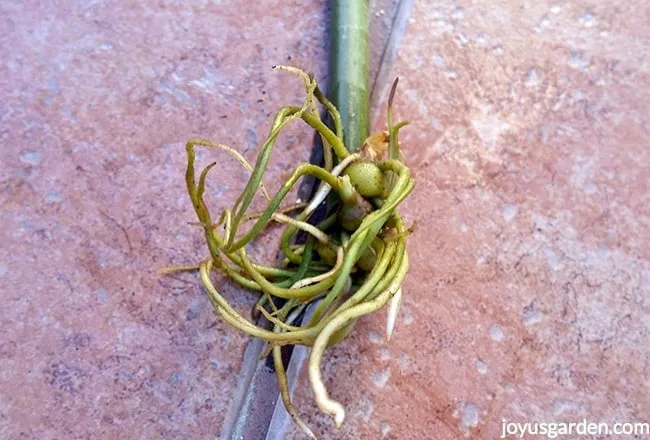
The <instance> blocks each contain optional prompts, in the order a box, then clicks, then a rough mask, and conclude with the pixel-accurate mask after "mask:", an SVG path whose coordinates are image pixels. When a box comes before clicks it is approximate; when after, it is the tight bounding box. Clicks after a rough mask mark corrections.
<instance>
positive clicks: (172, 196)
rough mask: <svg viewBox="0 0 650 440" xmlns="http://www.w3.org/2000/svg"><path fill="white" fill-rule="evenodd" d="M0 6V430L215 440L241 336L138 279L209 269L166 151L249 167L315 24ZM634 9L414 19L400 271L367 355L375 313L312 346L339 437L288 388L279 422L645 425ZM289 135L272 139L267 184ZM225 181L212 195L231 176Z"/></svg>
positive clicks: (403, 110) (401, 63) (642, 104)
mask: <svg viewBox="0 0 650 440" xmlns="http://www.w3.org/2000/svg"><path fill="white" fill-rule="evenodd" d="M2 10H3V14H2V16H3V19H2V26H3V32H2V33H0V41H1V43H2V44H1V45H0V47H2V49H0V50H1V51H2V59H3V63H2V64H0V93H1V96H2V102H3V110H4V111H3V112H2V119H1V120H0V136H1V137H2V142H3V145H5V146H8V147H7V148H3V149H2V150H0V155H1V158H2V159H1V160H0V170H1V174H2V176H3V178H2V183H1V186H0V187H1V188H2V198H1V199H0V201H1V202H0V203H2V210H1V211H0V219H1V221H2V223H1V225H2V232H1V233H0V234H1V235H0V237H1V238H0V287H1V289H0V292H1V295H2V299H3V300H4V308H3V312H2V314H1V315H0V319H1V320H2V321H1V322H2V327H3V328H4V329H7V330H6V331H5V334H4V336H3V342H2V345H0V371H2V374H0V432H2V433H3V436H6V437H7V438H20V436H21V435H22V437H24V438H95V437H96V438H158V437H161V438H183V437H188V438H213V437H214V436H216V434H217V433H218V431H219V425H220V423H221V422H222V420H223V417H224V412H225V408H226V407H227V404H228V402H229V399H230V393H231V392H232V389H233V387H234V381H235V377H236V374H237V371H238V368H239V363H240V359H241V352H242V349H243V346H244V344H245V342H246V338H245V337H243V336H241V335H238V334H237V333H235V332H234V331H232V330H230V329H229V328H228V327H227V326H226V325H225V324H223V323H222V322H221V321H219V320H216V319H215V317H214V313H213V311H212V310H211V308H210V305H209V302H208V301H207V298H205V296H204V294H203V292H202V291H201V289H200V288H199V287H198V283H197V280H196V277H195V276H193V275H185V276H178V277H174V278H160V277H158V276H157V275H156V274H155V273H154V272H153V270H154V269H155V268H158V267H162V266H165V265H168V264H172V263H190V262H193V261H195V259H196V258H199V257H200V256H201V255H202V254H203V253H204V252H205V249H204V245H203V243H202V241H201V238H200V234H199V233H198V231H195V230H193V229H192V228H191V227H190V226H188V225H187V222H190V221H192V220H193V218H192V213H191V207H190V205H189V203H188V202H187V199H186V196H185V193H184V191H183V180H182V175H183V167H184V162H183V161H184V152H183V142H184V141H185V140H186V139H187V138H188V137H189V136H191V135H197V136H198V135H200V136H204V137H208V138H211V139H214V140H218V141H221V142H225V143H229V144H232V145H235V146H238V147H239V148H240V150H242V151H245V154H246V155H247V157H249V158H251V157H253V156H254V153H255V148H254V146H255V145H256V144H257V142H258V141H259V140H260V139H263V138H264V136H265V132H266V130H267V129H268V126H269V123H270V121H269V118H270V117H271V115H272V112H273V111H275V110H276V109H277V108H278V107H279V106H280V105H282V104H284V103H287V102H292V101H293V102H297V100H298V99H299V96H300V93H301V89H300V87H299V86H298V85H297V84H295V83H294V82H293V81H290V80H287V78H286V77H284V76H282V75H281V74H276V73H272V72H270V69H269V67H270V66H271V65H273V64H277V63H280V62H290V63H292V64H295V65H298V66H303V67H307V68H309V69H310V70H313V71H315V72H316V73H317V75H318V76H319V77H323V76H324V71H325V60H326V55H325V54H326V47H325V46H326V41H325V39H324V38H323V35H324V33H325V27H326V25H325V23H326V20H325V19H324V5H323V4H322V2H321V3H319V2H316V3H313V4H312V3H310V5H309V6H305V3H299V2H258V3H251V4H245V5H243V4H240V3H238V2H221V4H220V5H216V4H209V5H205V6H199V5H186V4H181V3H178V4H169V5H158V4H157V5H155V6H153V5H149V4H148V3H138V2H126V1H125V2H121V3H119V4H111V5H110V6H109V5H107V4H103V3H92V4H86V3H84V2H79V3H77V4H75V5H71V4H66V5H59V6H57V7H56V8H54V7H52V6H47V5H42V4H40V3H36V2H32V3H25V2H23V3H22V4H20V5H11V4H3V6H2ZM647 16H648V10H647V7H645V6H643V5H639V4H635V3H630V4H628V3H624V2H620V1H619V2H614V3H612V4H602V5H592V4H591V3H587V2H584V1H578V2H574V3H571V4H568V3H562V2H559V3H545V2H542V3H536V4H534V5H533V4H527V5H525V6H524V7H522V6H521V4H520V3H515V2H505V3H503V2H501V3H497V4H490V5H489V7H487V6H482V5H479V4H472V3H470V2H456V3H435V4H425V3H423V2H420V3H419V4H416V7H415V10H414V11H413V14H412V20H411V22H410V24H409V28H408V32H407V34H406V36H405V37H404V38H403V39H402V47H401V50H400V56H399V59H398V63H397V67H396V74H398V75H399V76H400V78H401V82H400V91H399V95H398V99H397V105H398V108H397V111H398V114H399V115H400V116H402V117H405V118H408V119H410V120H411V121H412V125H411V126H410V127H408V128H406V129H405V130H404V132H403V143H404V148H405V150H406V152H407V156H408V159H409V161H410V164H411V165H412V167H413V169H414V173H415V174H416V176H417V179H418V186H417V189H416V191H415V192H414V194H413V195H412V197H411V198H410V199H409V200H408V202H407V203H406V207H405V208H404V212H405V214H406V216H407V218H408V219H409V220H410V221H415V220H417V222H418V230H417V232H416V233H415V235H414V237H413V240H412V241H411V246H410V254H411V264H412V270H411V274H410V276H409V278H408V281H407V285H406V288H405V301H404V305H403V308H402V312H401V316H400V320H399V322H398V325H397V328H396V332H395V334H394V336H393V340H392V341H391V343H390V344H384V343H383V342H382V338H383V336H382V331H383V328H384V324H385V321H384V316H383V315H377V316H373V317H371V318H368V319H365V320H362V321H361V322H360V323H359V324H358V325H357V329H356V331H355V332H354V333H353V334H352V335H351V337H350V338H349V339H348V340H346V341H345V342H344V343H342V344H340V345H339V346H337V347H334V348H333V349H332V350H330V351H329V352H328V354H327V355H326V363H325V365H324V367H323V368H324V371H325V376H326V377H327V378H328V386H329V390H330V392H331V395H332V396H333V397H335V398H338V399H340V400H341V401H342V402H343V403H344V404H345V405H346V407H347V409H348V419H347V421H346V423H345V424H344V426H343V428H342V429H341V431H339V432H337V431H335V430H334V428H333V424H332V423H331V421H330V420H329V419H328V418H327V417H325V416H323V415H321V414H319V413H318V411H317V410H316V409H315V406H314V404H313V403H312V401H311V399H312V397H311V392H310V390H309V389H308V386H307V383H306V381H303V386H302V388H301V389H300V390H299V392H298V397H297V401H298V403H299V405H300V411H301V414H302V415H304V416H305V418H306V419H307V421H308V422H310V423H311V424H313V425H315V426H316V427H317V429H318V431H320V432H321V433H324V434H325V438H392V439H403V438H416V439H427V438H430V439H434V438H435V439H456V438H462V437H469V438H477V439H483V438H486V439H487V438H496V437H498V436H499V435H500V434H501V431H500V430H501V420H502V419H504V418H505V419H508V420H511V421H516V422H526V421H562V420H581V419H582V418H587V419H589V420H593V421H606V422H614V421H618V422H621V421H623V422H625V421H638V420H643V417H644V416H645V415H647V414H648V412H649V410H650V402H649V401H648V399H647V392H646V391H645V390H647V377H648V372H647V363H648V359H649V352H648V349H647V347H648V332H649V331H650V328H649V325H650V324H649V322H650V321H649V320H648V312H649V310H650V303H649V302H648V301H649V298H650V295H649V293H650V292H648V287H647V286H648V281H649V280H648V274H650V266H649V264H648V257H649V254H650V250H649V248H648V245H647V242H648V237H649V234H648V223H649V222H648V218H649V217H650V215H649V214H650V213H649V212H648V210H649V208H648V206H649V205H648V201H649V200H648V195H647V194H648V191H647V176H648V171H649V170H648V167H649V165H648V160H646V156H647V154H646V150H647V148H646V144H647V139H648V138H649V137H650V133H649V131H650V128H649V127H648V124H647V122H646V121H645V117H646V115H647V114H648V112H649V110H650V109H649V108H648V104H647V103H648V102H650V99H649V98H650V96H649V94H650V87H649V86H650V84H649V76H648V72H647V68H646V67H645V64H643V56H644V54H645V53H647V52H648V50H649V49H650V48H649V47H648V38H647V30H646V28H647V26H646V22H647V20H646V18H647ZM260 100H261V101H260ZM380 124H383V120H381V119H380V120H378V121H377V125H378V126H379V125H380ZM310 142H311V137H310V136H308V135H306V134H304V132H301V131H299V130H297V129H296V130H294V131H292V132H291V133H290V134H289V135H287V136H286V137H285V138H284V140H283V142H282V143H281V144H282V145H281V148H282V149H283V150H282V152H281V154H279V155H278V156H276V159H274V162H273V164H272V166H271V169H272V170H273V173H275V175H276V176H280V177H282V176H285V175H286V173H288V172H289V170H290V169H291V164H292V163H295V162H296V161H298V160H303V159H305V158H306V157H307V155H308V148H306V146H307V145H308V144H309V143H310ZM204 160H205V161H206V162H207V160H208V158H207V157H204ZM218 160H219V161H220V162H221V161H222V159H218ZM227 165H232V166H235V164H234V163H231V162H227V159H223V163H220V165H219V168H220V172H215V176H214V180H213V182H214V186H213V188H215V190H214V194H213V196H215V201H214V203H224V204H226V203H228V202H229V201H232V200H233V197H234V196H235V195H236V192H237V188H238V187H237V184H238V183H239V182H241V180H242V179H243V178H244V177H245V174H244V173H243V172H239V171H235V172H231V171H227V170H229V169H230V168H227ZM217 174H220V176H219V178H221V179H225V180H222V181H223V182H226V183H224V184H222V186H219V184H218V180H216V179H217ZM217 188H218V190H217ZM274 252H275V251H274V249H272V248H270V247H269V248H267V249H261V250H260V252H259V255H260V257H261V258H262V257H264V256H266V257H269V258H270V256H271V255H273V253H274ZM224 293H225V294H227V295H229V296H230V297H231V298H233V300H234V301H236V303H237V306H238V307H240V308H241V309H242V310H245V309H246V308H247V307H248V306H250V302H251V300H252V298H251V297H250V296H247V295H241V294H240V292H237V291H236V290H235V289H232V288H229V287H227V286H224ZM645 417H647V416H645ZM287 438H300V436H299V435H298V434H297V433H296V431H295V430H294V431H292V433H290V434H289V435H288V437H287Z"/></svg>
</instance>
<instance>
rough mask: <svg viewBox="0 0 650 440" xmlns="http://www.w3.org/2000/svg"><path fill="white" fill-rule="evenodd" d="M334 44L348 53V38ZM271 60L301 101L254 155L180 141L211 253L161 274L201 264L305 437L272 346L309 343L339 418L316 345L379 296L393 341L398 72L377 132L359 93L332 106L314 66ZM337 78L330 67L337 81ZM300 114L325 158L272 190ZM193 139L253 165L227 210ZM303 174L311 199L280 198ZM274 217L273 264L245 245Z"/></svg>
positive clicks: (325, 399)
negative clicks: (276, 166) (237, 299)
mask: <svg viewBox="0 0 650 440" xmlns="http://www.w3.org/2000/svg"><path fill="white" fill-rule="evenodd" d="M343 3H345V2H343ZM353 3H354V2H353ZM353 9H354V8H353ZM335 12H336V11H335ZM339 12H341V11H339ZM358 13H359V11H352V12H350V11H347V12H346V11H343V13H342V15H345V16H347V17H348V19H350V18H352V19H360V18H359V17H356V18H355V16H354V14H358ZM339 15H341V14H339ZM335 18H336V13H335ZM366 27H367V17H366ZM366 38H367V37H366ZM366 45H367V40H366ZM339 46H340V45H339ZM335 47H336V45H335ZM348 49H349V48H348ZM366 49H367V47H366ZM339 50H343V51H345V47H339ZM348 55H349V54H348ZM274 69H276V70H280V71H284V72H287V73H290V74H293V75H295V76H296V77H298V78H300V79H301V80H302V82H303V83H304V86H305V99H304V101H303V103H302V105H299V106H286V107H283V108H281V109H280V110H279V111H278V112H277V114H276V115H275V118H274V119H273V122H272V124H271V129H270V132H269V134H268V136H267V138H266V140H265V141H264V142H263V144H262V146H261V148H260V150H259V152H258V155H257V159H256V161H255V163H254V164H251V163H249V162H248V161H247V160H246V159H245V158H244V156H242V155H241V154H240V153H238V152H237V151H236V150H235V149H234V148H232V147H229V146H226V145H223V144H219V143H214V142H211V141H208V140H204V139H190V140H189V141H188V142H187V144H186V153H187V169H186V174H185V181H186V186H187V192H188V195H189V197H190V200H191V202H192V206H193V208H194V211H195V214H196V217H197V219H198V223H199V225H200V226H201V228H202V230H203V235H204V237H205V241H206V244H207V247H208V250H209V256H207V258H205V259H204V260H203V261H201V262H200V263H199V264H198V265H196V266H192V267H180V268H170V269H167V270H166V272H167V273H169V272H176V271H179V270H198V272H199V274H200V279H201V282H202V284H203V286H204V288H205V290H206V291H207V293H208V297H209V299H210V301H211V303H212V305H213V306H214V309H215V310H216V312H217V313H218V314H219V316H220V317H221V318H222V319H223V320H224V321H226V322H227V323H228V324H229V325H230V326H232V327H233V328H235V329H237V330H239V331H242V332H244V333H246V334H248V335H250V336H253V337H256V338H260V339H263V340H264V341H266V342H267V344H268V345H267V347H268V348H267V353H270V354H272V356H273V361H274V366H275V371H276V375H277V379H278V384H279V388H280V393H281V396H282V400H283V402H284V405H285V407H286V409H287V411H288V413H289V414H290V415H291V417H292V418H293V420H294V421H295V422H296V423H297V424H298V425H299V426H300V427H301V429H302V430H303V431H304V432H305V433H306V434H307V435H308V436H309V437H310V438H316V436H315V435H314V433H313V432H312V431H311V429H310V428H309V427H307V425H306V424H305V423H304V422H303V421H302V420H301V419H300V417H299V416H298V412H297V410H296V408H295V407H294V405H293V404H292V402H291V397H290V394H289V389H288V385H287V376H286V371H285V366H284V363H283V361H282V353H281V348H282V346H284V345H288V344H300V345H304V346H308V347H311V353H310V357H309V370H308V373H309V383H310V385H311V388H312V390H313V392H314V397H315V401H316V403H317V405H318V407H319V408H320V409H321V410H322V411H323V412H325V413H327V414H328V415H330V416H332V417H333V418H334V421H335V424H336V426H337V427H338V426H340V425H341V423H343V420H344V418H345V410H344V408H343V406H342V405H341V404H340V403H339V402H337V401H336V400H334V399H332V398H331V397H330V396H329V394H328V392H327V389H326V387H325V385H324V383H323V379H322V375H321V368H320V365H321V361H322V358H323V355H324V352H325V350H326V349H327V348H328V347H330V346H332V345H333V344H335V343H337V342H339V341H341V340H342V339H343V338H345V336H346V335H348V334H349V332H350V331H351V330H352V329H353V327H354V324H355V323H356V322H357V320H358V319H359V318H360V317H362V316H364V315H367V314H369V313H372V312H374V311H376V310H378V309H380V308H382V307H383V306H385V305H387V304H388V320H387V329H386V331H387V339H390V336H391V334H392V331H393V328H394V325H395V320H396V316H397V310H398V307H399V303H400V300H401V296H402V284H403V281H404V278H405V276H406V273H407V270H408V256H407V252H406V240H407V236H408V235H409V232H410V230H409V229H408V228H407V227H406V226H405V225H404V222H403V220H402V217H401V216H400V214H399V212H398V207H399V205H400V204H401V203H402V202H403V201H404V199H405V198H406V197H407V196H408V195H409V194H410V192H411V191H412V190H413V187H414V184H415V183H414V180H413V178H412V176H411V172H410V170H409V168H408V167H407V166H406V165H405V164H404V162H403V160H402V154H401V151H400V144H399V140H398V135H399V131H400V129H401V128H402V127H404V126H405V125H406V124H407V122H405V121H404V122H399V123H394V122H393V115H392V112H393V101H394V97H395V90H396V86H397V81H395V83H394V84H393V87H392V88H391V91H390V95H389V98H388V107H387V128H386V130H383V131H379V132H377V133H374V134H372V135H370V136H367V126H368V121H367V107H368V104H367V90H366V91H365V92H364V91H363V90H357V89H355V88H354V87H353V88H350V87H345V86H344V87H339V91H338V92H337V93H339V94H341V93H342V94H343V95H342V98H341V96H339V98H338V99H336V101H337V102H339V103H341V102H343V104H342V107H344V108H345V109H346V110H345V112H344V113H343V114H341V113H339V110H338V108H337V106H336V105H335V104H334V103H332V102H330V100H328V99H327V98H326V96H325V94H324V93H323V92H322V91H321V89H320V88H319V86H318V84H317V82H316V80H315V78H314V76H313V75H311V74H308V73H305V72H304V71H302V70H300V69H297V68H295V67H290V66H276V67H274ZM361 70H362V71H361V73H360V74H359V72H358V71H352V73H351V74H350V77H352V78H353V81H352V82H342V83H338V84H339V86H340V85H341V84H347V85H348V86H349V85H350V84H354V83H355V82H354V79H355V78H356V76H359V81H360V82H361V83H363V82H364V78H365V83H367V65H366V66H365V72H364V71H363V69H361ZM339 76H340V75H335V78H334V79H335V81H334V82H335V84H336V78H337V77H339ZM366 89H367V86H366ZM364 100H365V103H360V102H361V101H364ZM321 108H322V109H324V110H325V111H326V113H327V115H328V117H329V121H331V123H330V124H329V125H328V124H326V122H325V121H323V120H322V119H321V116H320V109H321ZM362 114H365V116H360V115H362ZM351 121H354V122H351ZM298 122H300V123H303V124H304V125H305V126H306V127H308V128H309V129H310V130H313V131H315V132H316V133H317V134H318V135H319V136H320V137H321V139H322V149H323V151H322V156H323V164H322V166H319V165H314V164H310V163H302V164H299V165H298V166H297V167H296V168H295V169H294V171H293V173H292V174H291V176H290V177H289V178H288V179H287V180H286V181H285V182H284V183H283V184H282V186H281V187H280V189H279V190H278V191H277V192H276V193H275V194H270V193H269V192H268V191H267V187H266V186H265V185H264V178H265V174H266V172H267V167H268V164H269V160H270V158H271V155H272V154H273V151H274V147H275V145H276V142H277V139H278V136H279V134H280V133H281V132H282V131H283V130H284V129H285V128H286V127H287V126H288V125H289V124H293V123H298ZM364 139H365V140H364ZM197 148H207V149H211V150H219V151H222V152H225V153H227V154H230V155H231V156H232V157H234V158H235V159H236V160H237V161H238V162H239V163H240V164H241V165H242V166H243V167H244V168H245V169H246V170H247V171H248V172H249V173H250V177H249V179H248V181H247V183H246V185H245V186H244V188H243V190H242V192H241V194H240V195H239V197H238V198H237V199H236V201H235V203H234V204H233V205H232V206H231V207H226V208H223V209H222V210H220V211H216V210H215V209H214V207H209V206H208V204H207V202H206V200H205V197H204V195H205V193H206V185H207V178H208V175H209V172H210V170H211V169H213V168H214V167H215V166H216V162H214V163H211V164H210V165H208V166H207V167H205V168H204V169H202V170H200V171H199V170H197V169H196V167H195V158H196V150H197ZM305 177H310V178H314V179H316V181H317V182H318V188H317V190H316V191H315V192H314V195H313V197H312V198H311V199H310V200H307V201H305V202H300V203H296V202H292V201H289V200H287V197H288V195H289V194H290V193H291V190H292V189H293V188H294V187H295V186H296V185H298V184H299V183H300V181H301V179H302V178H305ZM255 197H263V198H264V203H265V208H264V209H263V210H262V211H261V212H252V209H251V205H252V203H253V201H254V199H255ZM317 211H318V212H319V215H318V216H317V215H316V213H317ZM215 213H218V214H216V215H215ZM271 224H280V225H282V226H283V228H284V229H283V231H282V234H281V236H280V239H279V248H280V250H281V252H282V255H283V258H282V260H281V261H280V262H279V264H278V265H276V266H267V265H262V264H259V263H257V262H255V261H253V260H252V259H251V258H250V257H249V255H248V253H247V251H246V247H247V245H249V244H251V243H253V242H255V240H256V239H258V238H259V237H260V236H261V235H262V234H264V232H265V231H266V229H267V228H268V227H269V226H270V225H271ZM216 271H218V272H221V273H222V274H224V275H225V276H226V277H227V278H228V279H230V280H231V281H232V282H235V283H237V284H239V285H240V286H242V287H243V288H245V289H247V290H249V291H251V292H254V293H255V294H256V295H258V301H257V304H256V306H255V312H256V313H259V314H262V315H264V317H265V318H266V319H267V320H268V321H269V322H270V323H271V324H272V327H271V328H265V327H263V326H260V325H258V324H256V323H255V322H253V321H251V320H250V319H248V318H247V317H246V316H244V315H243V314H242V313H240V312H239V311H237V310H236V309H235V308H234V307H233V306H232V305H231V304H230V303H229V302H228V301H227V300H226V298H225V297H224V296H223V295H221V294H220V292H219V289H218V288H217V286H215V283H214V281H213V273H214V272H216ZM310 304H315V311H314V313H313V315H312V316H311V319H309V320H307V321H306V322H300V321H299V319H298V318H299V317H301V315H302V314H303V312H304V311H305V309H306V308H307V307H308V306H309V305H310Z"/></svg>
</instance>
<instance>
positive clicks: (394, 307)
mask: <svg viewBox="0 0 650 440" xmlns="http://www.w3.org/2000/svg"><path fill="white" fill-rule="evenodd" d="M401 302H402V288H401V287H400V288H399V289H397V292H395V295H393V297H392V298H391V299H390V303H389V304H388V318H387V319H386V342H389V341H390V338H391V336H393V330H394V329H395V321H396V320H397V313H398V312H399V306H400V303H401Z"/></svg>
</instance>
